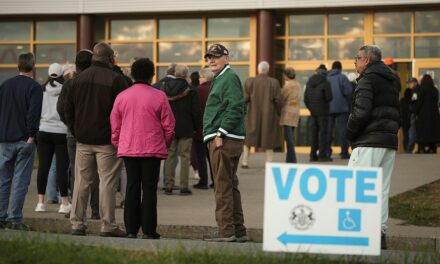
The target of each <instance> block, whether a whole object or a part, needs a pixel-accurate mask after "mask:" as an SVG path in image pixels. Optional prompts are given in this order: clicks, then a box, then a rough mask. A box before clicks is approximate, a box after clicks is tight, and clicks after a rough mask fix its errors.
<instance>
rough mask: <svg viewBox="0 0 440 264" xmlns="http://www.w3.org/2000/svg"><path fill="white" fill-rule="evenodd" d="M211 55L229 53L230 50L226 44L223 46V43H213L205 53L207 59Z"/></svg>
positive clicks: (218, 55) (217, 55)
mask: <svg viewBox="0 0 440 264" xmlns="http://www.w3.org/2000/svg"><path fill="white" fill-rule="evenodd" d="M209 55H211V56H215V57H220V56H223V55H229V50H228V49H227V48H225V46H223V45H222V44H212V45H211V46H209V48H208V51H207V52H206V54H205V59H206V57H208V56H209Z"/></svg>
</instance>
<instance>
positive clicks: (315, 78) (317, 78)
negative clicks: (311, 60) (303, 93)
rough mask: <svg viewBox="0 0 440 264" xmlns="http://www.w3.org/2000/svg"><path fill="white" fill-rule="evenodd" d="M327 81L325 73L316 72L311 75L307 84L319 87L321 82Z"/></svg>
mask: <svg viewBox="0 0 440 264" xmlns="http://www.w3.org/2000/svg"><path fill="white" fill-rule="evenodd" d="M325 81H327V78H326V76H325V75H324V74H319V73H318V74H314V75H312V77H310V79H309V81H308V82H307V85H308V86H310V87H312V88H314V87H318V86H319V85H320V84H321V83H323V82H325Z"/></svg>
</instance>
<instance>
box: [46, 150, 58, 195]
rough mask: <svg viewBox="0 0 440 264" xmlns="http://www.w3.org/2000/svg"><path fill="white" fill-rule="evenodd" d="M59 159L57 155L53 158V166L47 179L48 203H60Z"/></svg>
mask: <svg viewBox="0 0 440 264" xmlns="http://www.w3.org/2000/svg"><path fill="white" fill-rule="evenodd" d="M56 163H57V159H56V157H55V155H53V157H52V164H51V165H50V170H49V176H48V177H47V186H46V201H49V200H51V201H52V202H54V203H58V183H57V175H56V173H57V166H56Z"/></svg>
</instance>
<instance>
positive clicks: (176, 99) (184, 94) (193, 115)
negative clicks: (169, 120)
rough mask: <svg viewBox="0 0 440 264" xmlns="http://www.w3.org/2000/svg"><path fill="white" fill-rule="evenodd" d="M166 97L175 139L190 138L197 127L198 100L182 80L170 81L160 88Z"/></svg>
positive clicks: (197, 96) (195, 93)
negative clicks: (172, 116) (174, 120)
mask: <svg viewBox="0 0 440 264" xmlns="http://www.w3.org/2000/svg"><path fill="white" fill-rule="evenodd" d="M160 89H161V90H163V91H164V92H165V93H166V95H167V96H168V101H169V102H170V106H171V109H172V110H173V114H174V118H175V119H176V126H175V128H174V131H175V137H177V138H182V137H192V136H193V135H194V132H195V131H196V129H197V126H198V125H199V115H200V99H199V95H198V93H197V91H195V90H192V89H191V88H190V87H189V85H188V82H187V81H186V80H185V79H182V78H176V79H170V80H168V81H167V82H165V83H164V84H163V85H161V87H160Z"/></svg>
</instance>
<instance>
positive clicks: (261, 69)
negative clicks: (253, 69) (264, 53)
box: [258, 61, 270, 74]
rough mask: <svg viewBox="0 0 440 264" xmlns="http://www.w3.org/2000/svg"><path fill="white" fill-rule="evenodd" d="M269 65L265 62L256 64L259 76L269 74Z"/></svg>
mask: <svg viewBox="0 0 440 264" xmlns="http://www.w3.org/2000/svg"><path fill="white" fill-rule="evenodd" d="M269 68H270V66H269V63H268V62H267V61H262V62H260V63H258V73H260V74H266V73H268V72H269Z"/></svg>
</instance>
